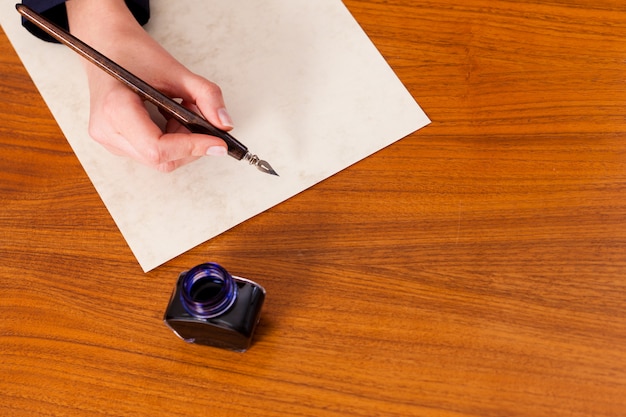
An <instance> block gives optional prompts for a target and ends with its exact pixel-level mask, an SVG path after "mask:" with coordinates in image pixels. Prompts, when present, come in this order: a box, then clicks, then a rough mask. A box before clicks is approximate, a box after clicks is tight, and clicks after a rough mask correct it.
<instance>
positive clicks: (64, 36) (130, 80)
mask: <svg viewBox="0 0 626 417" xmlns="http://www.w3.org/2000/svg"><path fill="white" fill-rule="evenodd" d="M15 8H16V9H17V11H18V12H19V13H20V14H21V15H22V16H24V18H26V19H27V20H29V21H30V22H32V23H33V24H34V25H36V26H37V27H39V28H40V29H41V30H43V31H44V32H46V33H47V34H49V35H50V36H52V37H53V38H55V39H56V40H58V41H59V42H61V43H62V44H64V45H66V46H68V47H69V48H70V49H72V50H73V51H75V52H77V53H78V54H79V55H81V56H82V57H83V58H85V59H87V60H88V61H89V62H91V63H93V64H95V65H96V66H98V67H99V68H100V69H102V70H104V71H105V72H107V73H108V74H109V75H111V76H112V77H113V78H115V79H117V80H118V81H120V82H122V83H123V84H124V85H126V86H127V87H128V88H130V89H131V90H132V91H134V92H135V93H137V94H138V95H139V96H140V97H142V98H143V99H144V100H147V101H149V102H151V103H152V104H154V105H155V106H157V107H158V108H159V109H160V110H161V111H163V112H165V113H167V114H169V115H170V116H172V117H173V118H174V119H176V120H177V121H178V122H180V124H182V125H183V126H185V127H186V128H187V129H189V131H191V132H192V133H201V134H206V135H211V136H215V137H218V138H220V139H222V140H223V141H224V142H226V145H227V146H228V154H229V155H230V156H232V157H233V158H235V159H237V160H239V161H241V160H244V161H248V162H249V163H250V165H254V166H256V167H257V169H259V171H261V172H265V173H266V174H272V175H276V176H278V174H277V173H276V171H274V169H273V168H272V166H271V165H270V164H269V163H268V162H267V161H264V160H262V159H260V158H259V157H258V156H256V155H254V154H252V153H251V152H250V151H249V150H248V148H247V147H246V146H245V145H244V144H243V143H241V142H239V141H238V140H237V139H235V138H234V137H233V136H232V135H231V134H230V133H228V132H226V131H224V130H222V129H219V128H217V127H215V126H213V125H212V124H211V123H209V122H208V121H207V120H206V119H205V118H204V117H202V116H200V115H198V114H197V113H195V112H193V111H191V110H189V109H187V108H185V107H183V106H182V105H181V104H179V103H177V102H176V101H175V100H172V99H171V98H170V97H168V96H166V95H165V94H163V93H161V92H160V91H158V90H157V89H156V88H154V87H152V86H151V85H150V84H148V83H146V82H145V81H143V80H142V79H140V78H139V77H137V76H135V75H134V74H132V73H131V72H129V71H127V70H126V69H124V68H123V67H122V66H120V65H118V64H117V63H115V62H113V61H112V60H111V59H109V58H107V57H106V56H104V55H103V54H101V53H100V52H98V51H96V50H95V49H93V48H92V47H91V46H89V45H87V44H86V43H84V42H83V41H81V40H80V39H78V38H77V37H75V36H74V35H72V34H70V33H69V32H67V31H66V30H65V29H63V28H61V27H59V26H58V25H56V24H54V23H52V22H50V21H49V20H48V19H46V18H45V17H43V16H42V15H40V14H39V13H37V12H35V11H34V10H32V9H31V8H30V7H28V6H24V5H23V4H16V5H15Z"/></svg>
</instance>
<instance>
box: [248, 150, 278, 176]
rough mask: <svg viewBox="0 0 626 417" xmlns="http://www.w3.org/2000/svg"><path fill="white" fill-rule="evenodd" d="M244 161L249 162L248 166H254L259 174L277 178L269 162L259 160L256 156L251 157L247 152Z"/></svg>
mask: <svg viewBox="0 0 626 417" xmlns="http://www.w3.org/2000/svg"><path fill="white" fill-rule="evenodd" d="M244 159H245V160H246V161H248V162H250V165H254V166H256V168H257V169H258V170H259V171H261V172H265V173H266V174H271V175H276V176H277V177H278V176H279V175H278V173H277V172H276V171H274V168H272V166H271V165H270V164H269V162H267V161H264V160H262V159H260V158H259V157H258V156H256V155H252V154H251V153H250V152H248V153H247V154H246V156H244Z"/></svg>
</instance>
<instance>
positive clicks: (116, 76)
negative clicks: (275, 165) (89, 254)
mask: <svg viewBox="0 0 626 417" xmlns="http://www.w3.org/2000/svg"><path fill="white" fill-rule="evenodd" d="M17 8H18V11H19V12H20V13H21V14H22V15H23V16H25V17H26V18H27V19H28V20H30V21H31V22H33V23H35V24H36V25H37V26H39V27H40V28H41V29H43V30H45V31H46V32H47V33H49V34H50V35H52V36H53V37H55V38H56V39H57V40H59V41H61V42H62V43H65V44H66V45H68V46H69V47H70V48H72V49H73V50H75V51H76V52H78V53H79V54H81V55H82V56H83V57H85V58H87V59H88V61H90V62H86V66H85V69H86V71H87V76H88V80H89V88H90V98H91V103H90V112H91V114H90V122H89V131H90V134H91V135H92V137H93V138H94V139H95V140H96V141H98V142H100V143H101V144H102V145H103V146H105V147H106V148H107V149H108V150H109V151H111V152H113V153H115V154H119V155H127V156H130V157H132V158H134V159H136V160H138V161H139V162H142V163H144V164H147V165H149V166H152V167H154V168H156V169H158V170H161V171H172V170H174V169H176V168H178V167H180V166H182V165H184V164H187V163H189V162H191V161H194V160H196V159H198V158H200V157H202V156H205V155H225V154H227V153H228V154H229V155H230V156H232V157H234V158H236V159H239V160H242V159H243V160H247V161H249V162H250V163H251V164H254V165H256V166H257V168H259V170H261V171H263V172H266V173H269V174H274V175H277V174H276V172H275V171H274V170H273V169H272V168H271V166H269V164H268V163H267V162H265V161H262V160H260V159H259V158H258V157H256V155H252V154H251V153H250V152H248V149H247V148H246V147H245V146H244V145H243V144H242V143H240V142H239V141H237V140H236V139H235V138H233V137H232V136H231V135H229V134H228V133H227V132H226V131H227V130H230V129H231V128H232V122H231V120H230V116H229V115H228V112H227V111H226V108H225V106H224V100H223V97H222V94H221V91H220V89H219V87H218V86H217V85H215V84H214V83H211V82H210V81H208V80H206V79H204V78H202V77H200V76H198V75H196V74H193V73H192V72H190V71H189V70H188V69H186V68H185V67H184V66H183V65H182V64H180V63H179V62H178V61H177V60H176V59H174V58H173V57H172V56H171V55H170V54H169V53H167V51H165V50H164V49H163V48H162V47H161V46H160V45H159V44H158V43H157V42H156V41H154V40H153V39H152V38H151V37H150V36H149V35H148V34H147V33H146V32H145V31H144V30H143V28H141V26H140V25H139V24H138V23H137V22H136V20H135V18H134V17H133V16H132V14H131V13H130V11H129V10H128V9H127V8H126V5H125V3H124V1H123V0H121V1H120V0H114V1H107V2H102V1H95V0H93V1H92V0H84V1H81V2H67V12H68V20H69V23H70V27H71V28H72V32H73V33H74V34H77V35H79V36H80V37H81V38H82V41H85V42H86V43H91V44H94V45H97V46H98V49H99V51H95V50H93V49H91V48H90V47H89V46H88V45H86V44H85V43H83V42H82V41H81V40H79V39H76V38H74V37H73V36H71V35H69V34H68V33H67V32H65V31H63V30H62V29H60V28H58V27H56V26H55V25H54V24H52V23H50V22H48V21H46V20H45V19H44V18H43V17H42V16H40V15H38V14H37V13H34V12H33V11H32V10H30V9H28V8H26V7H24V6H21V5H17ZM101 52H102V53H106V54H107V55H108V56H104V55H102V54H101ZM138 54H140V55H138ZM109 58H113V60H114V61H115V62H113V61H112V60H110V59H109ZM121 63H123V64H124V65H126V66H127V67H129V68H132V69H133V73H130V72H128V71H127V70H126V69H125V68H123V67H121V66H120V65H118V64H121ZM93 64H96V65H93ZM103 70H104V71H103ZM119 81H122V83H120V82H119ZM146 81H147V82H146ZM170 97H171V98H180V99H182V103H181V105H179V104H178V103H177V102H175V101H173V100H172V99H170ZM143 100H148V101H151V102H152V103H153V104H155V105H157V107H158V108H159V109H160V111H161V113H163V114H164V116H166V118H168V122H167V125H166V131H165V132H162V131H161V129H160V128H159V127H158V126H157V125H156V124H155V123H154V122H153V121H152V119H151V118H150V116H149V114H148V112H147V110H146V108H145V106H144V103H143ZM200 115H201V116H200ZM190 131H191V132H194V133H190Z"/></svg>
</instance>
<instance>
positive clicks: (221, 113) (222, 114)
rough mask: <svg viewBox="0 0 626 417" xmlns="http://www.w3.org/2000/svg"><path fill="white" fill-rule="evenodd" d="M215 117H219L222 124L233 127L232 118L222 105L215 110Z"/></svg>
mask: <svg viewBox="0 0 626 417" xmlns="http://www.w3.org/2000/svg"><path fill="white" fill-rule="evenodd" d="M217 117H219V118H220V122H222V124H223V125H224V126H227V127H233V119H231V118H230V114H228V111H226V109H225V108H223V107H222V108H221V109H219V110H218V111H217Z"/></svg>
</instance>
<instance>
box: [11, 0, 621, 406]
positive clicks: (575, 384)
mask: <svg viewBox="0 0 626 417" xmlns="http://www.w3.org/2000/svg"><path fill="white" fill-rule="evenodd" d="M345 3H346V5H347V6H348V7H349V9H350V10H351V11H352V12H353V14H354V16H355V17H356V19H357V20H358V21H359V22H360V23H361V25H362V26H363V28H364V29H365V31H366V32H367V33H368V34H369V36H370V37H371V38H372V39H373V41H374V42H375V44H376V45H377V46H378V47H379V49H380V51H381V52H382V53H383V55H384V56H385V57H386V58H387V59H388V61H389V63H390V64H391V66H392V67H393V68H394V69H395V70H396V72H397V74H398V75H399V77H400V78H401V79H402V81H403V82H404V83H405V84H406V85H407V87H408V88H409V89H410V91H411V93H412V94H413V95H414V97H415V98H416V99H417V101H418V102H419V103H420V104H421V105H422V107H423V108H424V109H425V111H426V112H427V113H428V115H429V116H430V117H431V118H432V120H433V123H432V125H430V126H429V127H427V128H425V129H423V130H421V131H419V132H418V133H416V134H413V135H411V136H410V137H408V138H406V139H404V140H402V141H400V142H398V143H396V144H394V145H393V146H390V147H388V148H387V149H385V150H383V151H381V152H379V153H377V154H376V155H374V156H372V157H370V158H368V159H366V160H364V161H362V162H360V163H358V164H356V165H354V166H352V167H350V168H349V169H347V170H345V171H343V172H341V173H340V174H338V175H335V176H334V177H332V178H330V179H328V180H327V181H324V182H323V183H321V184H319V185H317V186H315V187H313V188H312V189H309V190H307V191H306V192H304V193H302V194H300V195H297V196H296V197H294V198H292V199H290V200H289V201H287V202H285V203H283V204H281V205H279V206H277V207H275V208H273V209H271V210H269V211H267V212H265V213H263V214H261V215H259V216H257V217H255V218H253V219H251V220H249V221H247V222H245V223H243V224H241V225H239V226H237V227H236V228H234V229H232V230H230V231H228V232H227V233H224V234H222V235H220V236H219V237H217V238H215V239H213V240H211V241H209V242H207V243H205V244H203V245H201V246H199V247H197V248H195V249H193V250H191V251H189V252H188V253H185V254H184V255H182V256H180V257H178V258H176V259H175V260H173V261H171V262H168V263H167V264H165V265H163V266H161V267H159V268H157V269H156V270H154V271H152V272H150V273H148V274H144V273H142V271H141V269H140V268H139V266H138V264H137V262H136V261H135V259H134V258H133V255H132V254H131V252H130V250H129V248H128V246H127V245H126V243H125V241H124V239H123V238H122V236H121V234H120V233H119V231H118V229H117V228H116V226H115V224H114V222H113V220H112V219H111V217H110V216H109V214H108V212H107V210H106V209H105V207H104V205H103V204H102V202H101V200H100V198H99V197H98V195H97V194H96V192H95V190H94V188H93V186H92V184H91V183H90V181H89V179H88V178H87V176H86V174H85V173H84V172H83V170H82V168H81V166H80V164H79V162H78V160H77V159H76V157H75V156H74V154H73V153H72V151H71V149H70V147H69V145H68V144H67V142H66V141H65V140H64V138H63V136H62V134H61V131H60V130H59V128H58V127H57V125H56V123H55V121H54V120H53V118H52V116H51V115H50V113H49V111H48V110H47V108H46V106H45V104H44V102H43V101H42V99H41V97H40V96H39V94H38V92H37V90H36V89H35V87H34V86H33V84H32V82H31V81H30V79H29V77H28V75H27V73H26V71H25V70H24V68H23V66H22V65H21V63H20V61H19V60H18V58H17V56H16V55H15V52H14V51H13V49H12V48H11V46H10V44H9V43H8V41H7V39H6V37H5V36H4V34H2V36H0V71H1V73H2V76H1V77H0V94H1V97H2V98H1V102H2V104H1V105H0V115H1V118H2V123H0V205H1V208H0V236H1V237H0V315H1V317H2V318H1V319H0V375H1V378H0V415H2V416H40V415H41V416H137V415H149V416H179V415H190V416H201V415H202V416H204V415H208V416H281V417H284V416H315V417H318V416H403V417H404V416H417V415H428V416H556V415H567V416H591V415H593V416H617V415H624V414H626V5H625V4H624V2H623V1H622V0H595V1H592V0H551V1H548V0H546V1H538V0H534V1H531V0H529V1H518V0H516V1H512V0H511V1H497V0H424V1H412V0H390V1H383V0H347V1H346V2H345ZM382 122H383V123H384V121H382ZM207 260H212V261H217V262H220V263H221V264H223V265H224V266H226V267H227V268H228V269H229V270H230V271H231V272H233V273H235V274H237V275H240V276H244V277H248V278H251V279H254V280H256V281H258V282H259V283H261V284H262V285H264V286H265V287H266V289H267V291H268V298H267V302H266V305H265V307H264V310H263V315H262V319H261V323H260V326H259V328H258V333H257V336H256V339H255V344H254V345H253V347H252V348H251V349H250V350H249V351H248V352H246V353H244V354H239V353H232V352H227V351H223V350H219V349H214V348H208V347H202V346H197V345H189V344H185V343H184V342H182V341H181V340H179V339H177V338H176V337H175V336H174V335H173V333H172V332H171V331H170V330H169V329H167V328H166V327H165V325H164V324H163V322H162V316H163V312H164V310H165V307H166V305H167V302H168V299H169V297H170V293H171V290H172V288H173V284H174V282H175V280H176V277H177V275H178V273H179V272H180V271H182V270H184V269H187V268H189V267H191V266H193V265H195V264H197V263H201V262H204V261H207Z"/></svg>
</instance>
